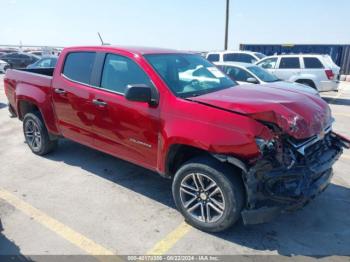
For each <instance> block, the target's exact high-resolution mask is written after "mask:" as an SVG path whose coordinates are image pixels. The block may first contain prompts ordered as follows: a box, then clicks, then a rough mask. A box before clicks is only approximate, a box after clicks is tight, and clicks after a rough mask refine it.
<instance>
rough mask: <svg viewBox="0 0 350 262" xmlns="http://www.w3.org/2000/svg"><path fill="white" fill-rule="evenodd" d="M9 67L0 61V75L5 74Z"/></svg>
mask: <svg viewBox="0 0 350 262" xmlns="http://www.w3.org/2000/svg"><path fill="white" fill-rule="evenodd" d="M9 67H10V65H9V64H8V63H6V62H5V61H3V60H0V73H5V72H6V70H7V69H8V68H9Z"/></svg>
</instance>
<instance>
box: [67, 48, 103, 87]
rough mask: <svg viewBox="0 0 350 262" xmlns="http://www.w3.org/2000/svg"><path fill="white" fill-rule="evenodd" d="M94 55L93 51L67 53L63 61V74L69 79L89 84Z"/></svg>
mask: <svg viewBox="0 0 350 262" xmlns="http://www.w3.org/2000/svg"><path fill="white" fill-rule="evenodd" d="M95 56H96V53H94V52H75V53H69V54H68V55H67V57H66V61H65V63H64V68H63V72H62V73H63V75H64V76H66V77H67V78H69V79H70V80H73V81H77V82H80V83H84V84H90V78H91V72H92V68H93V65H94V62H95Z"/></svg>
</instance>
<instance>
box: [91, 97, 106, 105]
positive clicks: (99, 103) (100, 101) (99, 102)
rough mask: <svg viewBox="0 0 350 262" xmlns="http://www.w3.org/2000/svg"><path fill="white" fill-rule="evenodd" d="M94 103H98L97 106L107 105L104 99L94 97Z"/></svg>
mask: <svg viewBox="0 0 350 262" xmlns="http://www.w3.org/2000/svg"><path fill="white" fill-rule="evenodd" d="M92 103H93V104H95V105H97V106H106V105H107V103H106V102H105V101H102V100H100V99H93V100H92Z"/></svg>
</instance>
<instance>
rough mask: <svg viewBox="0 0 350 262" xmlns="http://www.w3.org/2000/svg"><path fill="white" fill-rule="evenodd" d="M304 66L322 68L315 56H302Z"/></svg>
mask: <svg viewBox="0 0 350 262" xmlns="http://www.w3.org/2000/svg"><path fill="white" fill-rule="evenodd" d="M304 66H305V68H323V65H322V63H321V61H320V60H319V59H318V58H316V57H304Z"/></svg>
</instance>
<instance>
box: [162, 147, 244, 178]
mask: <svg viewBox="0 0 350 262" xmlns="http://www.w3.org/2000/svg"><path fill="white" fill-rule="evenodd" d="M199 156H207V157H210V158H213V159H215V160H217V161H219V162H222V163H227V164H229V165H230V166H233V167H235V168H237V169H239V170H240V171H241V172H240V173H241V176H242V174H243V173H244V172H248V168H247V166H246V164H245V163H244V162H243V161H242V160H240V159H239V158H236V157H234V156H229V155H224V154H216V153H212V152H209V151H207V150H204V149H201V148H198V147H194V146H191V145H186V144H173V145H171V146H170V147H169V150H168V153H167V155H166V159H165V176H167V177H170V178H172V177H173V176H174V175H175V173H176V171H177V170H178V169H179V168H180V167H181V165H182V164H184V163H185V162H186V161H188V160H189V159H191V158H194V157H199ZM242 179H243V177H242Z"/></svg>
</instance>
